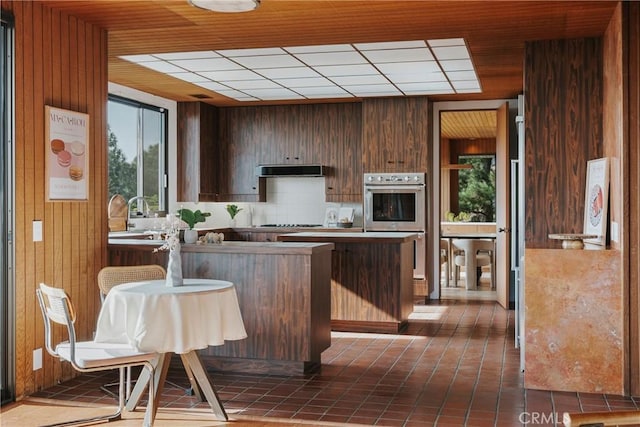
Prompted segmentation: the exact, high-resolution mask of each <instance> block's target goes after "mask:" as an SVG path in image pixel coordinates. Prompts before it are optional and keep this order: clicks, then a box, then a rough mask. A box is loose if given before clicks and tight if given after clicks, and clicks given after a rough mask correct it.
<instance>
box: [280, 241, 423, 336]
mask: <svg viewBox="0 0 640 427" xmlns="http://www.w3.org/2000/svg"><path fill="white" fill-rule="evenodd" d="M417 237H418V236H417V234H416V233H401V232H366V233H363V232H352V233H348V232H347V233H344V232H343V233H334V232H301V233H290V234H281V235H280V236H278V240H280V241H286V242H308V243H313V242H315V243H333V244H334V246H335V249H334V250H333V252H332V257H331V329H333V330H337V331H356V332H380V333H396V332H398V331H400V330H401V329H403V328H404V327H405V326H406V325H407V322H408V320H409V315H410V314H411V312H412V311H413V266H414V240H416V238H417Z"/></svg>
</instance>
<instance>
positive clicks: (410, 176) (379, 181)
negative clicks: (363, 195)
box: [364, 172, 426, 185]
mask: <svg viewBox="0 0 640 427" xmlns="http://www.w3.org/2000/svg"><path fill="white" fill-rule="evenodd" d="M425 175H426V174H425V173H423V172H416V173H412V172H403V173H365V174H364V185H367V184H371V185H385V184H386V185H398V184H413V185H425V181H426V180H425V178H426V177H425Z"/></svg>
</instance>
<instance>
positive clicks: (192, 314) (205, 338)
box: [95, 279, 247, 420]
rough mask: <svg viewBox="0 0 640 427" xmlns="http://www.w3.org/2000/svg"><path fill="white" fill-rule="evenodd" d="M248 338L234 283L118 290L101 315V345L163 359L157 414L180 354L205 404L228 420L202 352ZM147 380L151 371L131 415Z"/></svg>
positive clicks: (188, 282)
mask: <svg viewBox="0 0 640 427" xmlns="http://www.w3.org/2000/svg"><path fill="white" fill-rule="evenodd" d="M246 337H247V333H246V331H245V328H244V324H243V322H242V315H241V313H240V308H239V306H238V297H237V295H236V291H235V288H234V285H233V283H231V282H227V281H223V280H210V279H184V286H180V287H167V286H165V281H164V280H150V281H144V282H132V283H125V284H122V285H118V286H115V287H114V288H112V289H111V291H109V293H108V294H107V297H106V298H105V300H104V303H103V305H102V309H101V310H100V315H99V317H98V324H97V328H96V336H95V340H96V341H99V342H125V343H128V344H131V345H132V346H134V347H136V348H138V349H140V350H142V351H153V352H157V353H159V354H160V357H159V360H158V364H157V366H156V372H155V377H154V384H155V385H156V393H155V396H154V402H155V403H156V405H154V407H155V408H156V409H157V407H158V405H157V403H158V402H159V397H160V395H161V393H162V387H163V386H164V381H165V379H166V376H167V370H168V369H169V362H170V360H171V355H172V354H173V353H176V354H179V355H180V357H181V358H182V362H183V363H184V366H185V370H186V372H187V375H188V376H189V381H190V382H191V386H192V388H193V390H194V392H195V393H196V395H197V396H198V397H200V398H201V399H202V394H204V396H205V397H206V399H207V402H208V403H209V405H210V406H211V409H212V410H213V412H214V413H215V414H216V416H217V418H218V419H222V420H227V419H228V417H227V414H226V412H225V410H224V408H223V406H222V403H221V402H220V399H219V398H218V396H217V394H216V392H215V389H214V387H213V382H212V381H211V378H210V377H209V375H208V374H207V371H206V369H205V368H204V366H203V365H202V361H201V360H200V356H199V355H198V352H197V350H201V349H204V348H207V347H208V346H210V345H212V346H213V345H222V344H224V341H225V340H239V339H243V338H246ZM147 381H149V374H148V372H147V371H146V370H145V371H143V372H142V374H141V376H140V378H139V379H138V381H137V382H136V386H135V388H134V390H133V393H132V394H131V397H130V398H129V400H128V401H127V409H128V410H129V411H132V410H134V409H135V407H136V406H137V404H138V401H139V399H140V396H141V395H142V392H143V391H144V388H145V387H146V384H147ZM152 416H153V418H155V413H154V414H152ZM153 418H152V419H153Z"/></svg>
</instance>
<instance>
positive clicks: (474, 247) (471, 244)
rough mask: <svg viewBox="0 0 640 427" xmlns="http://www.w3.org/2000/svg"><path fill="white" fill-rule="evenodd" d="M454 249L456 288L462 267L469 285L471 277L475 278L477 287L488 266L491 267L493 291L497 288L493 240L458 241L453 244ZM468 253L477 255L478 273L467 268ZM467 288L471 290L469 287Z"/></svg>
mask: <svg viewBox="0 0 640 427" xmlns="http://www.w3.org/2000/svg"><path fill="white" fill-rule="evenodd" d="M452 244H453V247H454V254H455V256H454V259H453V263H454V265H455V273H454V280H455V283H456V286H457V284H458V280H460V267H465V274H466V275H467V283H469V279H468V277H469V275H473V276H471V277H474V278H475V283H476V286H474V287H473V289H475V288H476V287H477V283H478V282H479V281H480V275H481V273H482V270H481V269H482V267H484V266H486V265H488V266H490V267H491V289H494V288H495V256H494V255H495V245H494V242H493V240H486V239H456V240H453V242H452ZM467 253H469V254H475V266H476V270H477V271H475V272H474V271H470V269H468V268H466V267H467V266H466V264H467V262H466V258H467ZM467 288H469V287H468V286H467Z"/></svg>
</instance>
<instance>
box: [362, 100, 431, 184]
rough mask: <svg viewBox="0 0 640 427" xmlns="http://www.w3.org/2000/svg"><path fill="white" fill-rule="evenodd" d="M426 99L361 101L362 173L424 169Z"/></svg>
mask: <svg viewBox="0 0 640 427" xmlns="http://www.w3.org/2000/svg"><path fill="white" fill-rule="evenodd" d="M429 111H430V107H429V102H428V100H427V98H422V97H421V98H380V99H365V100H364V101H363V102H362V116H363V118H362V154H363V155H362V163H363V169H364V172H422V171H426V170H427V165H428V159H427V153H428V141H429V129H430V126H429Z"/></svg>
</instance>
